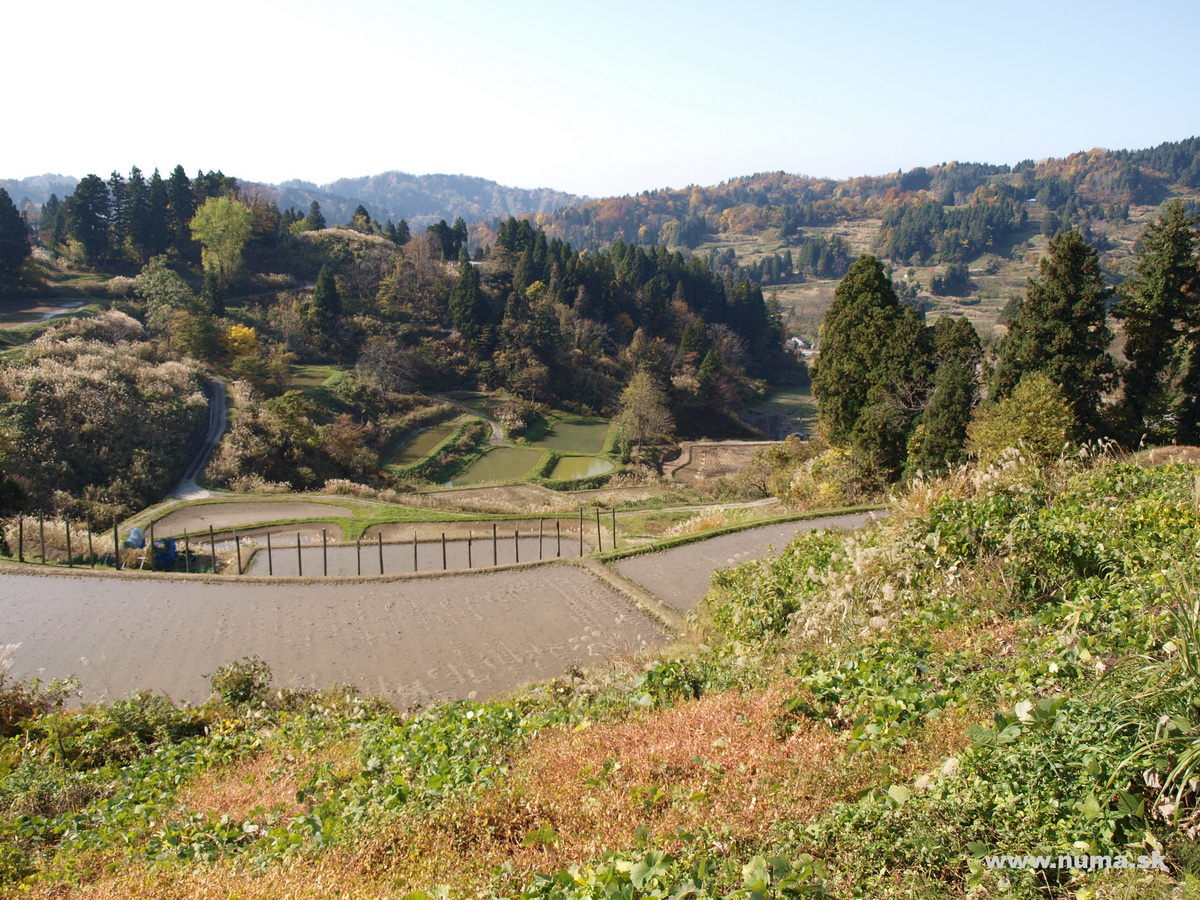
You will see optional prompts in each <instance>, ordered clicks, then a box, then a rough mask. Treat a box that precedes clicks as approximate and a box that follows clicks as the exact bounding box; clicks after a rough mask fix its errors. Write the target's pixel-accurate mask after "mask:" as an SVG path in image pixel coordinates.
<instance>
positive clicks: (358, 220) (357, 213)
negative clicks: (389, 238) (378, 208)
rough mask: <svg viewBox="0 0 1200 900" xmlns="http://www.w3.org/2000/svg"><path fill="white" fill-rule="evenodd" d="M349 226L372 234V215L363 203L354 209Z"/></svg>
mask: <svg viewBox="0 0 1200 900" xmlns="http://www.w3.org/2000/svg"><path fill="white" fill-rule="evenodd" d="M349 225H350V227H351V228H353V229H354V230H356V231H363V232H370V230H371V214H370V213H369V212H367V208H366V207H365V206H363V205H362V204H361V203H360V204H359V205H358V206H356V207H355V208H354V215H352V216H351V217H350V222H349Z"/></svg>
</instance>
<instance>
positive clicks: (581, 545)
mask: <svg viewBox="0 0 1200 900" xmlns="http://www.w3.org/2000/svg"><path fill="white" fill-rule="evenodd" d="M579 556H580V558H582V557H583V507H582V506H581V507H579Z"/></svg>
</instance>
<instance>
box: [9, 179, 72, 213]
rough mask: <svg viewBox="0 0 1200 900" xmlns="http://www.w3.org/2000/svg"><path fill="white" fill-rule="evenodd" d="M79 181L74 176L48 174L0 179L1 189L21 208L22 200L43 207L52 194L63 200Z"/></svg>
mask: <svg viewBox="0 0 1200 900" xmlns="http://www.w3.org/2000/svg"><path fill="white" fill-rule="evenodd" d="M77 184H79V179H78V178H76V177H75V176H74V175H56V174H53V173H50V172H47V173H46V174H44V175H31V176H29V177H28V178H0V188H4V190H6V191H8V196H9V197H10V198H11V199H12V202H13V203H15V204H17V207H18V208H19V207H20V206H21V205H22V203H21V201H22V200H29V201H30V202H31V203H33V204H34V205H36V206H41V205H42V204H43V203H45V202H46V201H47V200H48V199H50V195H51V194H57V195H58V199H59V200H62V199H63V198H64V197H66V196H67V195H68V194H71V193H73V192H74V190H75V185H77Z"/></svg>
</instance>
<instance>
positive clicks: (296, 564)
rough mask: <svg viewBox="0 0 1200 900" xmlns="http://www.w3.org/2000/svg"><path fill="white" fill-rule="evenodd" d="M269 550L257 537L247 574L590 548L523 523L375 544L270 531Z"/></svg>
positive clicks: (469, 565)
mask: <svg viewBox="0 0 1200 900" xmlns="http://www.w3.org/2000/svg"><path fill="white" fill-rule="evenodd" d="M271 541H272V544H271V552H270V554H269V555H268V553H267V551H266V549H265V543H266V542H265V539H263V540H260V541H259V547H260V549H259V551H258V552H257V553H256V554H255V555H254V560H253V562H252V563H250V565H249V566H248V567H247V569H246V574H248V575H272V576H285V575H302V576H304V577H306V578H310V577H314V576H322V577H329V578H335V577H350V576H354V577H357V576H359V575H409V574H412V573H413V572H443V571H446V572H461V571H466V570H469V569H482V568H486V567H489V566H506V565H508V564H510V563H518V562H534V561H537V560H548V559H557V558H562V557H576V556H582V555H583V554H584V553H590V552H591V549H592V548H591V542H589V541H587V540H585V541H584V543H583V546H582V548H581V547H580V543H579V532H578V529H575V532H574V533H573V534H568V533H566V532H559V533H557V534H556V533H555V532H553V531H550V532H547V533H543V535H542V537H541V538H539V537H538V533H537V528H536V527H534V528H532V529H531V528H529V527H526V528H525V529H524V530H522V531H520V532H515V531H514V530H513V529H512V528H511V527H509V528H505V529H503V530H499V529H498V530H497V533H496V539H495V541H494V542H493V540H492V532H491V530H490V529H489V530H488V531H487V532H486V533H485V532H484V531H483V530H477V531H476V533H475V535H474V536H473V537H472V536H470V535H467V536H466V537H465V538H454V539H451V537H450V535H448V534H447V538H446V541H445V543H444V544H443V543H442V541H440V540H424V539H419V540H417V541H416V542H415V544H414V542H412V541H409V542H401V543H389V544H378V543H376V542H375V541H373V540H364V541H361V542H359V543H358V544H353V543H351V544H337V545H332V546H329V547H322V546H320V544H319V538H318V542H317V546H313V543H312V542H310V541H305V540H304V538H303V536H302V537H301V543H300V546H299V547H297V545H296V538H295V535H289V536H286V537H285V536H281V535H272V538H271Z"/></svg>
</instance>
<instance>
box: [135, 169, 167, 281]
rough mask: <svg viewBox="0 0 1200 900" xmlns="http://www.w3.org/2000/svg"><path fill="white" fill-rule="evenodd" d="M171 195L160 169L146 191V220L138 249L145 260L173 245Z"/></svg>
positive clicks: (151, 177)
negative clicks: (170, 218)
mask: <svg viewBox="0 0 1200 900" xmlns="http://www.w3.org/2000/svg"><path fill="white" fill-rule="evenodd" d="M169 205H170V195H169V193H168V188H167V182H165V181H163V179H162V176H161V175H159V174H158V169H155V170H154V174H153V175H151V176H150V184H149V186H148V187H147V189H146V210H145V220H144V222H143V225H142V231H141V244H140V245H139V247H138V250H139V252H140V253H141V255H142V258H143V259H144V260H147V261H148V260H150V259H152V258H153V257H155V256H158V255H160V254H162V253H166V252H167V247H169V246H170V243H171V231H170V227H169V224H168V222H169Z"/></svg>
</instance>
